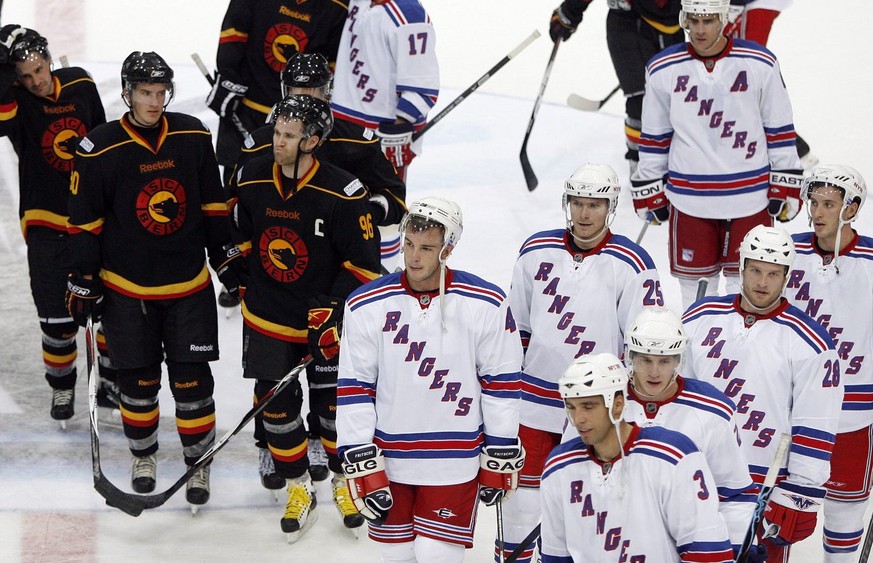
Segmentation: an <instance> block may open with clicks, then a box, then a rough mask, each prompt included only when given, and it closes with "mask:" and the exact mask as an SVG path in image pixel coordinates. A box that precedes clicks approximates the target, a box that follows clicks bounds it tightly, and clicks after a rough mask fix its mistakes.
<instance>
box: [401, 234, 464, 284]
mask: <svg viewBox="0 0 873 563" xmlns="http://www.w3.org/2000/svg"><path fill="white" fill-rule="evenodd" d="M442 248H443V230H442V229H440V228H437V227H434V228H431V229H427V230H424V231H416V230H414V229H413V228H412V227H411V226H407V227H406V233H404V235H403V262H404V265H405V266H406V280H407V281H408V282H409V287H410V288H412V289H413V290H414V291H433V290H435V289H439V286H440V252H441V251H442ZM452 248H453V247H451V246H449V247H448V248H446V250H445V251H443V252H444V254H445V258H448V256H449V254H451V252H452Z"/></svg>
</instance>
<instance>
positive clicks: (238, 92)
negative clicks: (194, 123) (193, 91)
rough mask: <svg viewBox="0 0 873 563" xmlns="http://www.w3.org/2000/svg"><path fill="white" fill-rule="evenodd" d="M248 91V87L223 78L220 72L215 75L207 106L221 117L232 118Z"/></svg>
mask: <svg viewBox="0 0 873 563" xmlns="http://www.w3.org/2000/svg"><path fill="white" fill-rule="evenodd" d="M248 90H249V87H248V86H243V85H242V84H237V83H236V82H233V81H232V80H230V79H227V78H223V77H222V76H221V73H220V72H218V73H216V74H215V82H214V83H213V84H212V90H211V91H210V92H209V95H208V96H207V97H206V105H207V106H209V109H211V110H212V111H214V112H215V113H217V114H218V116H219V117H230V116H232V115H234V114H236V109H237V108H238V107H239V103H240V102H241V101H242V98H243V96H245V95H246V92H248Z"/></svg>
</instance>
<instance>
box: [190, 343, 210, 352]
mask: <svg viewBox="0 0 873 563" xmlns="http://www.w3.org/2000/svg"><path fill="white" fill-rule="evenodd" d="M213 348H214V347H213V345H212V344H192V345H191V348H190V350H191V352H212V349H213Z"/></svg>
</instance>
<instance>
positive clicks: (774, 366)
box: [682, 295, 843, 487]
mask: <svg viewBox="0 0 873 563" xmlns="http://www.w3.org/2000/svg"><path fill="white" fill-rule="evenodd" d="M739 304H740V296H739V295H728V296H725V297H706V298H704V299H702V300H700V301H698V302H697V303H695V304H694V305H692V306H691V307H690V308H689V309H688V311H686V312H685V315H683V317H682V321H683V323H684V325H685V332H686V333H687V335H688V352H687V360H686V364H685V376H686V377H687V378H697V379H702V380H704V381H707V382H709V383H711V384H712V385H714V386H715V387H716V388H717V389H719V390H720V391H721V392H723V393H724V394H725V395H727V397H728V398H730V399H731V400H733V401H734V403H735V404H736V408H737V423H738V425H739V432H740V440H741V443H742V448H743V451H744V452H745V454H746V459H747V460H748V462H749V473H751V475H752V479H753V480H754V481H755V483H761V482H763V480H764V476H765V475H766V473H767V468H768V467H769V466H770V464H771V463H772V462H773V457H774V455H775V454H776V448H777V446H778V443H779V437H780V436H781V435H782V434H788V435H789V436H791V449H790V453H789V455H788V459H787V460H786V462H784V463H783V464H782V469H781V470H780V473H779V474H780V476H781V477H785V478H787V480H788V481H790V482H792V483H794V484H797V485H800V486H804V487H821V486H822V485H823V484H824V482H825V481H826V480H827V479H828V476H829V474H830V458H831V451H832V450H833V445H834V439H835V435H836V431H837V423H838V419H839V413H840V404H841V402H842V399H843V388H842V386H841V385H840V377H839V373H840V371H839V370H840V367H839V361H838V359H837V354H836V351H835V350H834V346H833V341H832V340H831V337H830V336H828V334H827V332H826V331H825V330H824V329H823V328H822V327H821V326H819V325H818V324H817V323H816V322H815V321H814V320H812V318H810V317H809V316H808V315H806V314H805V313H803V312H802V311H801V310H799V309H797V308H796V307H793V306H791V305H790V303H788V301H787V300H783V302H782V304H781V305H780V306H779V307H777V308H776V309H775V310H774V311H772V312H770V313H769V314H767V315H764V316H759V315H754V314H750V313H746V312H745V311H743V310H742V309H740V305H739Z"/></svg>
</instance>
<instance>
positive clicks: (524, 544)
mask: <svg viewBox="0 0 873 563" xmlns="http://www.w3.org/2000/svg"><path fill="white" fill-rule="evenodd" d="M540 526H541V524H537V525H536V527H535V528H534V529H533V530H531V531H530V532H528V534H527V535H526V536H525V537H524V539H523V540H521V543H520V544H518V546H517V547H516V548H515V549H513V550H512V553H510V554H509V557H507V558H506V563H515V562H516V561H517V560H518V558H519V557H521V554H522V553H524V550H526V549H527V548H529V547H530V546H531V544H533V542H535V541H536V539H537V538H538V537H539V535H540Z"/></svg>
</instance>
